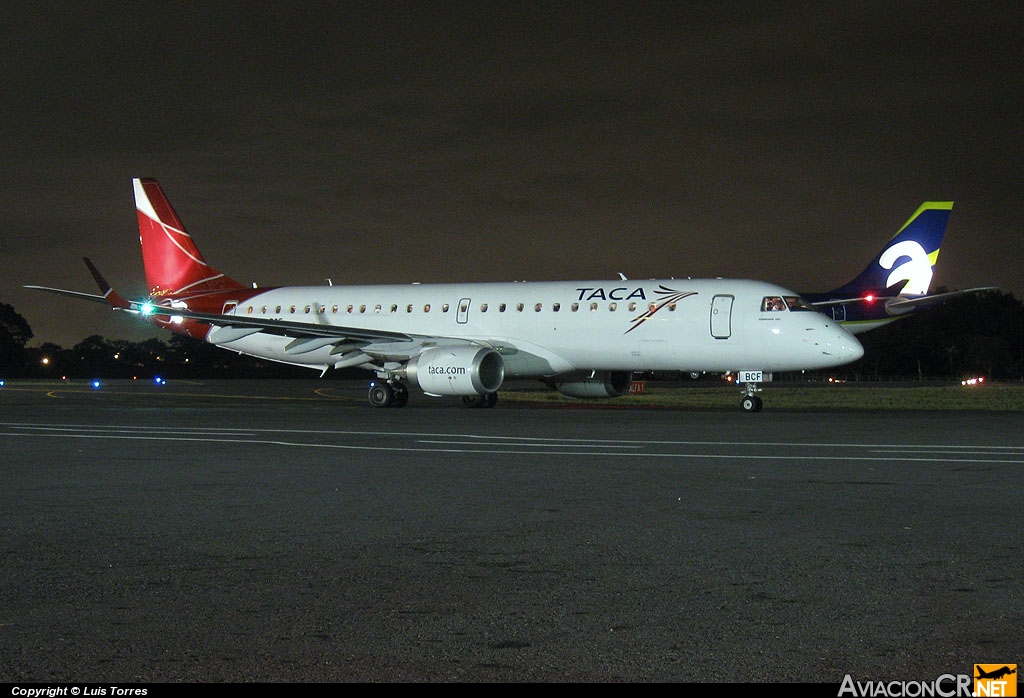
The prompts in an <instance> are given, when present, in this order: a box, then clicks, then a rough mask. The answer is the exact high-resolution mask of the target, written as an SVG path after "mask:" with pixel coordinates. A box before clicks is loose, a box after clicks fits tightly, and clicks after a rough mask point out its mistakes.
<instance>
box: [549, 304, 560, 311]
mask: <svg viewBox="0 0 1024 698" xmlns="http://www.w3.org/2000/svg"><path fill="white" fill-rule="evenodd" d="M561 308H562V304H561V303H553V304H552V305H551V310H553V311H554V312H556V313H557V312H558V311H559V310H561Z"/></svg>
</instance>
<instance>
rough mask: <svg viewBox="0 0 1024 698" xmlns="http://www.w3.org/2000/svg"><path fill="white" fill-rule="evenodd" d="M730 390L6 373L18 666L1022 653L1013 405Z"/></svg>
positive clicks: (5, 652)
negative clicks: (581, 390) (639, 399)
mask: <svg viewBox="0 0 1024 698" xmlns="http://www.w3.org/2000/svg"><path fill="white" fill-rule="evenodd" d="M732 402H733V401H731V400H730V402H729V404H730V406H731V407H732V409H727V410H726V409H723V410H703V411H698V410H686V409H655V408H630V409H619V408H614V407H593V406H591V403H578V404H573V405H569V406H565V405H545V406H539V407H525V406H520V405H515V406H513V405H511V404H509V403H501V402H499V404H498V407H497V408H495V409H490V410H486V409H485V410H481V409H467V408H463V407H462V406H461V405H460V404H458V401H456V400H443V399H442V400H430V399H428V398H424V397H422V396H420V395H419V394H414V395H413V396H412V399H411V400H410V404H409V406H408V407H406V408H404V409H388V410H380V409H373V408H370V407H369V406H367V405H366V404H365V388H364V387H363V386H361V385H348V384H345V383H343V382H336V381H331V382H306V381H266V382H261V381H251V382H250V381H232V382H206V383H190V382H184V381H182V382H172V383H169V384H167V385H164V386H158V385H155V384H152V383H149V382H144V383H132V382H123V383H112V384H109V385H104V386H102V387H101V388H99V389H96V390H94V389H92V388H90V387H89V386H88V385H86V384H69V383H66V384H56V383H54V384H41V383H10V382H9V383H8V384H7V385H6V386H4V387H3V388H0V443H2V447H0V449H2V450H0V590H2V591H0V593H2V597H0V682H14V681H18V682H177V681H233V682H236V681H261V682H262V681H287V682H292V681H296V682H298V681H304V682H314V681H438V682H440V681H489V682H491V681H493V682H509V681H551V682H560V681H619V682H653V681H708V682H765V681H795V682H826V683H834V684H839V683H840V682H841V681H842V680H843V678H844V676H845V675H847V674H849V675H851V676H852V677H853V678H854V679H855V680H858V681H866V680H871V681H910V680H914V681H932V680H935V679H936V678H938V677H939V676H940V675H942V674H970V673H971V672H972V670H973V664H974V663H997V662H1001V663H1009V664H1012V663H1016V662H1021V661H1022V660H1024V654H1022V648H1024V643H1022V640H1021V638H1022V635H1021V630H1020V629H1021V628H1022V627H1024V603H1022V601H1024V581H1022V580H1024V574H1022V571H1024V570H1022V564H1024V563H1022V560H1024V551H1022V549H1021V541H1022V535H1021V534H1022V531H1024V525H1022V524H1024V515H1022V514H1021V501H1022V499H1024V498H1022V494H1024V477H1022V471H1024V429H1022V426H1024V420H1022V419H1021V417H1022V415H1021V413H1013V412H1009V413H1007V412H1003V413H978V412H963V413H961V412H831V413H827V414H815V413H806V412H798V411H779V410H771V409H770V407H769V408H766V410H765V411H764V412H762V413H759V414H746V413H743V412H741V411H740V410H739V409H738V408H735V406H734V405H733V404H732ZM600 404H602V405H614V402H609V403H600Z"/></svg>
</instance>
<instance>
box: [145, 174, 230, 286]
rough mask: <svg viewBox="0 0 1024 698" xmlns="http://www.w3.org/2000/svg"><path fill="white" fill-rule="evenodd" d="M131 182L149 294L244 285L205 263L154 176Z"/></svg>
mask: <svg viewBox="0 0 1024 698" xmlns="http://www.w3.org/2000/svg"><path fill="white" fill-rule="evenodd" d="M133 184H134V186H135V209H136V212H137V213H138V216H139V240H140V242H141V243H142V261H143V264H144V265H145V267H146V283H147V284H148V285H149V292H150V295H152V296H163V297H168V296H169V297H177V296H197V295H203V294H206V293H216V292H218V291H229V290H234V289H242V288H245V286H243V285H242V284H240V283H238V282H237V281H235V280H234V279H231V278H229V277H227V276H225V275H224V274H222V273H221V272H219V271H217V270H216V269H214V268H213V267H211V266H210V265H209V264H207V263H206V260H205V259H203V255H202V253H200V252H199V249H198V248H197V247H196V245H195V243H194V242H192V238H191V236H189V234H188V233H187V232H185V226H184V225H182V223H181V219H180V218H178V214H177V213H175V212H174V208H173V207H172V206H171V203H170V201H168V200H167V197H166V196H165V195H164V192H163V190H162V189H161V188H160V185H159V184H157V181H156V180H155V179H135V180H133Z"/></svg>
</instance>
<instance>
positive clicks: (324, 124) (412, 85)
mask: <svg viewBox="0 0 1024 698" xmlns="http://www.w3.org/2000/svg"><path fill="white" fill-rule="evenodd" d="M295 4H296V5H297V7H288V6H287V5H286V4H285V3H266V4H264V3H258V2H257V3H215V2H159V3H154V2H135V3H95V2H64V3H60V4H57V5H50V4H47V3H39V4H36V3H19V2H14V3H8V4H5V5H4V7H3V9H0V32H2V35H0V47H2V48H0V56H2V59H3V60H2V63H0V65H2V68H3V73H4V74H3V80H2V81H0V125H2V128H0V139H2V145H0V148H2V150H0V152H2V154H3V158H2V161H0V302H3V303H9V304H11V305H13V306H14V307H15V309H16V310H17V311H18V312H20V313H21V314H22V315H23V316H25V318H26V319H27V320H28V321H29V323H30V324H31V326H32V328H33V330H34V332H35V335H36V336H35V339H34V340H33V342H32V344H38V343H40V342H44V341H52V342H56V343H58V344H61V345H63V346H71V345H73V344H75V343H77V342H78V341H80V340H81V339H83V338H84V337H86V336H88V335H90V334H102V335H103V336H105V337H107V338H109V339H116V338H127V339H141V338H143V337H147V336H162V337H164V338H166V336H165V335H162V334H156V333H153V332H151V331H150V332H139V331H136V330H134V329H133V323H131V322H128V321H127V319H126V318H123V317H117V315H116V314H114V313H109V312H106V311H105V310H104V309H103V308H102V307H100V306H94V305H92V304H88V303H81V302H75V301H72V300H70V299H62V298H59V297H57V296H51V295H48V294H41V293H37V292H30V291H27V290H24V289H22V288H21V286H22V285H23V284H27V283H37V284H45V285H53V286H60V287H63V288H74V289H79V290H87V291H91V290H93V288H94V287H93V285H92V279H91V277H90V276H89V274H88V272H87V270H86V269H85V266H84V265H83V264H82V262H81V259H80V258H81V257H82V256H90V257H92V259H93V260H94V261H95V262H96V263H97V265H98V266H99V267H100V268H101V269H102V270H103V271H104V272H105V273H106V275H107V277H108V278H109V279H110V281H111V282H113V283H114V284H115V286H117V287H119V288H120V289H122V290H123V291H124V292H125V293H126V294H129V295H130V294H141V293H143V292H144V291H145V289H144V284H143V274H142V268H141V255H140V252H139V249H138V236H137V230H136V227H135V213H134V204H133V199H132V191H131V181H130V180H131V178H132V177H134V176H152V177H156V178H157V179H159V180H160V182H161V184H162V185H163V187H164V189H165V191H166V192H167V194H168V196H169V197H170V198H171V201H172V202H173V203H174V205H175V207H176V208H177V210H178V213H179V214H180V215H181V217H182V218H183V220H184V221H185V224H186V226H187V227H188V229H189V231H190V232H191V233H192V234H193V236H194V237H195V238H196V240H197V242H198V244H199V247H200V249H202V250H203V253H204V254H205V256H206V258H207V260H208V261H210V262H211V263H212V264H214V266H217V267H218V268H220V269H221V270H222V271H225V272H227V273H229V274H230V275H232V276H234V277H235V278H237V279H239V280H241V281H258V282H259V283H260V285H262V286H267V285H277V284H319V283H323V282H324V279H326V278H328V277H329V278H331V279H332V280H333V281H334V283H336V284H339V283H346V282H358V283H367V282H369V283H378V282H380V283H406V282H411V281H422V282H429V281H458V280H465V281H487V280H516V279H528V280H546V279H572V278H576V279H582V278H614V277H615V276H616V274H617V272H620V271H621V272H624V273H625V274H627V275H628V276H631V277H645V278H646V277H670V276H676V277H679V276H741V277H753V278H762V279H767V280H771V281H776V282H778V283H781V284H783V285H785V286H788V287H790V288H794V289H796V290H798V291H807V292H810V291H822V290H826V289H828V288H832V287H834V286H838V285H840V284H841V283H843V282H845V281H847V280H848V279H849V278H850V277H852V276H853V275H854V274H855V273H856V272H857V271H859V270H860V268H861V267H863V266H864V265H865V264H866V263H867V262H868V261H869V260H870V259H871V258H872V257H873V256H874V254H875V253H876V252H877V250H878V249H879V248H880V246H881V245H882V244H883V243H884V242H885V241H886V240H888V239H889V238H890V237H891V236H892V235H893V234H894V233H895V231H896V229H897V228H898V227H899V226H900V225H901V224H902V223H903V222H904V221H905V220H906V219H907V217H908V216H909V215H910V214H911V213H912V212H913V211H914V210H915V209H916V208H917V206H918V205H919V204H920V203H921V202H922V201H924V200H926V199H939V200H948V199H952V200H954V201H956V205H955V207H954V209H953V216H952V218H951V220H950V225H949V229H948V231H947V235H946V240H945V244H944V245H943V247H942V254H941V256H940V260H939V268H938V272H937V274H936V277H935V280H934V281H935V283H936V284H941V285H945V286H949V287H951V288H965V287H971V286H982V285H997V286H999V287H1001V288H1002V289H1003V290H1004V291H1007V292H1010V293H1013V294H1014V295H1015V296H1017V297H1018V298H1020V297H1022V296H1024V282H1022V280H1021V272H1020V270H1021V268H1022V267H1024V238H1022V236H1021V235H1020V230H1019V229H1020V225H1019V217H1020V215H1021V214H1020V211H1019V210H1018V206H1020V205H1021V203H1022V201H1024V178H1022V175H1024V172H1022V170H1024V167H1022V164H1024V163H1022V151H1024V147H1022V138H1021V128H1020V123H1021V118H1022V115H1024V78H1022V76H1024V51H1022V50H1021V45H1022V43H1024V9H1022V8H1024V5H1021V4H1020V3H1009V2H1008V3H960V2H921V3H917V2H910V3H899V2H880V1H868V2H849V1H846V2H806V3H804V2H790V3H772V2H766V3H759V2H736V1H734V0H726V1H716V2H706V3H705V2H669V3H659V2H645V3H608V2H596V1H595V2H569V3H546V2H545V3H508V2H496V1H495V2H444V3H441V2H437V3H429V2H417V3H380V2H372V3H353V2H337V3H323V4H320V3H313V2H303V3H295ZM780 7H781V8H782V9H779V8H780ZM55 8H60V9H59V11H57V10H56V9H55Z"/></svg>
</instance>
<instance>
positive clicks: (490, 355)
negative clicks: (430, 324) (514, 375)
mask: <svg viewBox="0 0 1024 698" xmlns="http://www.w3.org/2000/svg"><path fill="white" fill-rule="evenodd" d="M405 372H406V376H407V377H408V379H409V381H411V382H413V383H416V384H417V385H418V386H419V387H420V390H422V391H423V392H425V393H426V394H427V395H462V396H466V395H487V394H489V393H493V392H496V391H497V390H498V388H500V387H501V384H502V382H503V381H504V380H505V362H504V361H502V359H501V355H500V354H499V353H498V352H496V351H495V350H494V349H491V348H489V347H481V346H474V345H471V344H459V345H452V346H442V347H432V348H430V349H427V350H426V351H424V352H423V353H422V354H420V355H419V356H417V357H415V358H414V359H412V360H411V361H410V362H409V364H408V365H407V366H406V369H405Z"/></svg>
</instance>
